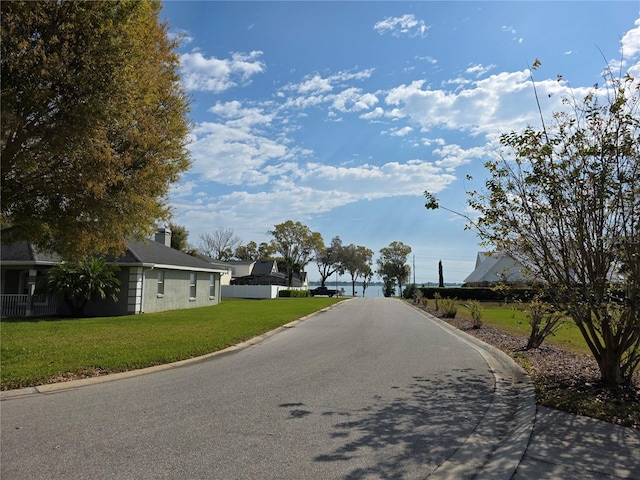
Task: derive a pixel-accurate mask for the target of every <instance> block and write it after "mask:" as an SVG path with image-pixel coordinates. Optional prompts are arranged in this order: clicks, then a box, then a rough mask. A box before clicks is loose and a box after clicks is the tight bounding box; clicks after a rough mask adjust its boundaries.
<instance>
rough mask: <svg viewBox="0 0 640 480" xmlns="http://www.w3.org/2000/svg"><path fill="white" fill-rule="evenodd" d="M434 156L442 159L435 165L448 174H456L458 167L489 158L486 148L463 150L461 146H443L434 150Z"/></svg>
mask: <svg viewBox="0 0 640 480" xmlns="http://www.w3.org/2000/svg"><path fill="white" fill-rule="evenodd" d="M433 154H434V155H436V156H438V157H440V160H436V162H435V165H436V166H438V167H441V168H443V169H444V170H445V171H447V172H454V171H455V170H456V169H457V168H458V167H461V166H462V165H466V164H469V163H471V161H472V160H478V159H481V158H484V157H486V156H487V154H488V152H487V149H486V148H485V147H472V148H469V149H466V150H465V149H463V148H462V147H460V146H459V145H443V146H442V147H440V148H436V149H434V150H433Z"/></svg>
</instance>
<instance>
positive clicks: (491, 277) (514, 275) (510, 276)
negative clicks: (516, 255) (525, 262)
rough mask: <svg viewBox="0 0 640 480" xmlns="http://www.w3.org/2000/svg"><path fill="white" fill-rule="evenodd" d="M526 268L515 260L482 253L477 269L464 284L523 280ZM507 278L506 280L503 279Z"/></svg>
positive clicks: (501, 255)
mask: <svg viewBox="0 0 640 480" xmlns="http://www.w3.org/2000/svg"><path fill="white" fill-rule="evenodd" d="M523 268H524V267H523V266H522V265H521V264H520V263H518V262H517V261H515V260H514V259H513V258H511V257H509V256H507V255H504V254H500V253H492V252H480V253H478V256H477V259H476V268H475V270H474V271H473V272H471V274H470V275H469V276H468V277H467V278H465V279H464V283H483V282H489V283H491V282H498V281H500V280H503V279H506V280H507V281H517V280H523V279H524V278H525V277H524V275H522V269H523ZM503 277H506V278H503Z"/></svg>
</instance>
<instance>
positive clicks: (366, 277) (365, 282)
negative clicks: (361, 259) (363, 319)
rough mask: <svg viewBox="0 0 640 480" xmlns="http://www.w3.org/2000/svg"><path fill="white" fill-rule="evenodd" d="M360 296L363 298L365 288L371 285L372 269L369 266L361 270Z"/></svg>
mask: <svg viewBox="0 0 640 480" xmlns="http://www.w3.org/2000/svg"><path fill="white" fill-rule="evenodd" d="M361 273H362V296H363V297H364V295H365V293H366V291H367V287H368V286H369V284H370V283H371V279H372V278H373V269H372V268H371V265H366V266H365V268H363V269H362V272H361Z"/></svg>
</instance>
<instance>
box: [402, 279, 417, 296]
mask: <svg viewBox="0 0 640 480" xmlns="http://www.w3.org/2000/svg"><path fill="white" fill-rule="evenodd" d="M417 289H418V288H417V287H416V284H415V283H411V284H409V285H407V287H406V288H405V289H404V292H402V296H403V297H404V298H405V299H406V300H409V299H410V298H414V293H415V292H416V290H417Z"/></svg>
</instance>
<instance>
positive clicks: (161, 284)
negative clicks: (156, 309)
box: [158, 270, 164, 298]
mask: <svg viewBox="0 0 640 480" xmlns="http://www.w3.org/2000/svg"><path fill="white" fill-rule="evenodd" d="M158 298H164V271H163V270H158Z"/></svg>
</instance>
